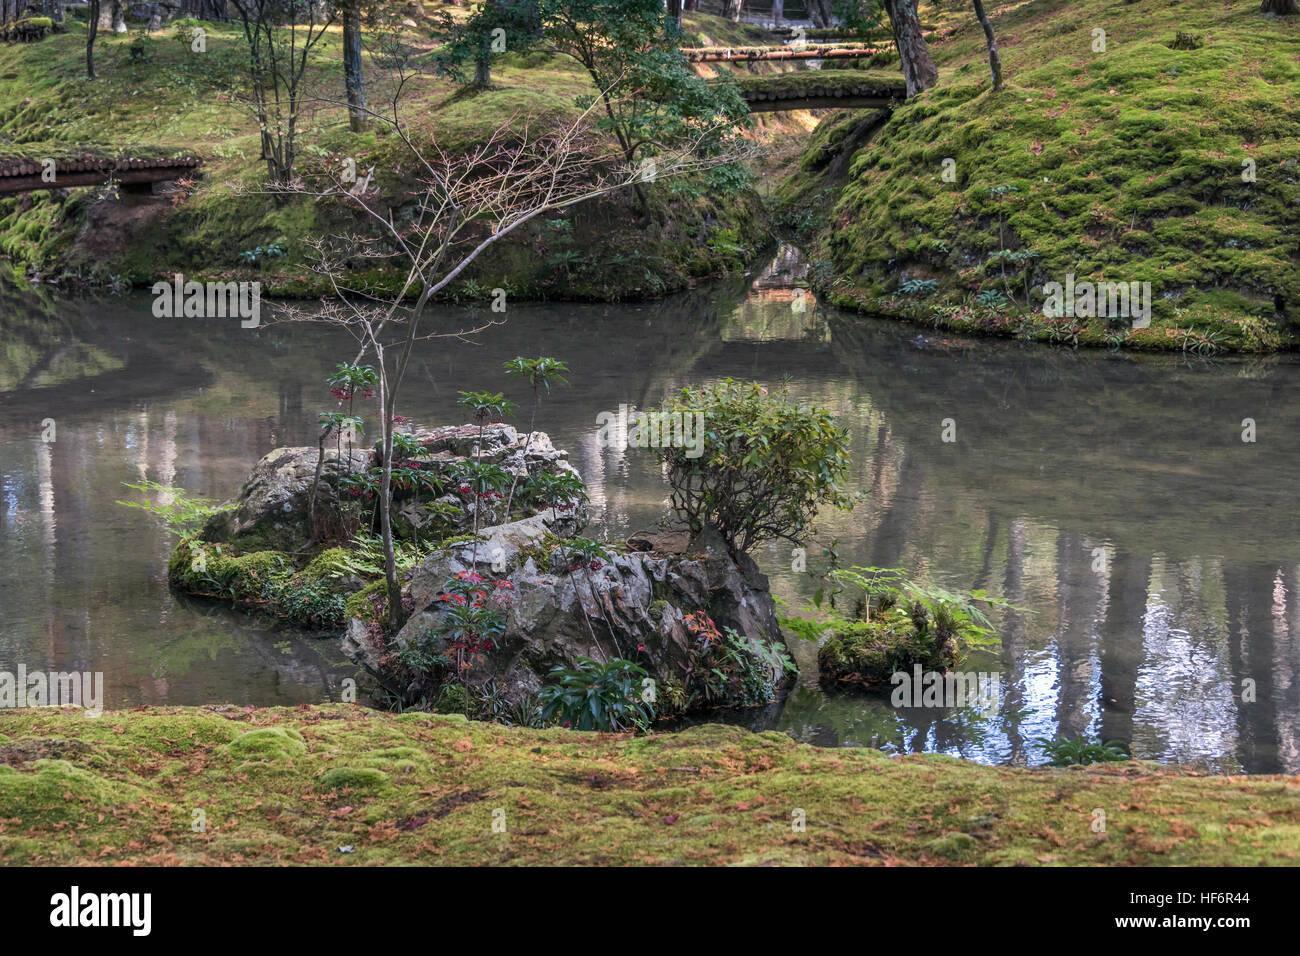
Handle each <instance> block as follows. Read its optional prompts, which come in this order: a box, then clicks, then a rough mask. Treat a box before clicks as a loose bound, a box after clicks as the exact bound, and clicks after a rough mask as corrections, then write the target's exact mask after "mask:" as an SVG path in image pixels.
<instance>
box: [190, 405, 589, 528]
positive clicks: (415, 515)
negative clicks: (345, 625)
mask: <svg viewBox="0 0 1300 956" xmlns="http://www.w3.org/2000/svg"><path fill="white" fill-rule="evenodd" d="M412 434H413V436H414V437H415V439H416V440H417V441H418V442H419V443H420V445H421V446H422V447H423V448H424V449H425V452H426V454H424V455H422V456H420V459H419V460H421V461H428V462H430V463H432V464H433V466H435V467H438V468H440V469H443V470H448V471H450V470H454V469H455V467H456V466H457V464H459V463H462V462H464V461H466V460H468V459H472V458H474V457H475V456H476V455H478V454H479V450H478V444H479V429H478V426H476V425H452V426H447V427H445V428H434V429H421V430H418V431H415V432H413V433H412ZM527 439H528V436H527V435H523V434H520V433H519V432H518V431H516V430H515V429H514V428H513V427H512V426H510V425H489V426H488V427H487V428H485V429H484V430H483V435H482V446H483V447H482V451H481V458H482V460H483V461H485V462H492V463H494V464H498V465H501V466H502V467H503V468H505V469H506V470H507V471H509V472H511V473H512V474H515V475H519V476H520V478H521V480H522V477H523V476H524V475H525V474H529V475H536V474H538V473H540V472H543V471H547V472H552V473H557V472H561V471H568V472H574V473H575V474H576V472H575V471H574V468H573V466H572V465H570V464H569V462H568V460H567V459H568V452H566V451H563V450H560V449H557V448H556V447H555V446H554V444H552V442H551V439H550V437H549V436H548V435H547V434H546V433H545V432H534V433H533V435H532V440H531V441H527ZM526 441H527V445H528V447H527V448H526V449H525V448H524V445H525V442H526ZM320 457H321V455H320V451H319V450H318V449H316V448H312V447H310V446H304V447H296V448H276V449H275V450H273V451H271V452H268V453H267V454H266V455H265V456H263V458H262V459H261V460H260V461H259V462H258V463H257V464H256V465H255V466H254V467H253V470H252V473H251V474H250V475H249V477H248V481H246V482H245V483H244V487H243V488H242V489H241V490H240V492H239V495H238V497H237V498H236V499H235V500H234V501H232V502H228V503H227V504H226V506H225V507H224V508H223V509H222V511H220V512H219V513H218V514H216V515H213V516H212V518H210V519H209V520H208V521H207V523H206V524H205V525H204V528H203V530H202V532H201V534H200V537H202V538H203V540H205V541H212V542H221V543H225V544H229V545H231V546H232V547H233V548H234V549H235V550H236V551H240V552H247V551H258V550H275V551H298V550H300V549H302V548H304V547H305V546H306V545H307V544H308V543H309V542H310V541H311V538H312V535H311V528H310V527H309V525H310V522H309V521H308V504H309V500H310V498H311V489H312V483H313V481H315V475H316V463H317V461H318V460H319V459H320ZM378 462H379V457H378V454H377V453H376V452H375V450H373V449H371V448H365V447H362V448H353V449H352V450H351V451H349V450H348V449H347V447H346V446H344V447H341V448H329V447H327V448H326V449H325V454H324V461H323V463H322V464H321V475H320V484H319V487H318V488H317V492H316V494H317V508H318V509H326V510H329V509H334V508H337V507H338V505H339V504H340V502H341V501H346V500H349V499H348V496H347V495H340V493H339V479H340V478H342V477H344V476H346V475H349V474H358V473H361V472H364V471H366V470H368V469H370V468H373V467H376V466H377V465H378ZM426 467H427V466H426ZM439 501H441V502H442V503H443V504H444V505H445V504H450V505H453V506H454V509H455V510H454V511H452V512H450V513H451V514H452V517H451V518H450V519H448V518H447V514H448V511H447V510H446V509H443V510H441V511H437V512H436V518H435V511H434V509H433V508H432V507H431V505H432V503H431V502H430V501H429V500H428V498H427V496H426V497H424V498H420V497H419V496H417V495H415V494H413V493H411V492H403V491H400V490H399V491H396V492H395V493H394V496H393V515H394V528H395V533H398V534H403V535H407V536H409V535H410V534H411V533H412V532H417V531H423V530H425V529H426V528H428V527H429V526H430V524H431V522H433V521H434V520H437V521H439V522H441V523H442V525H443V526H444V528H445V530H446V532H448V533H456V532H461V531H468V530H470V529H471V528H472V527H473V525H474V511H475V509H476V508H481V509H482V513H481V514H480V515H479V520H478V524H479V526H480V527H483V526H487V525H493V524H496V523H498V522H499V521H501V520H502V519H503V518H504V517H505V516H504V515H503V514H501V512H502V511H503V510H504V505H505V502H504V500H501V501H495V500H494V501H483V502H480V501H476V500H474V499H473V496H472V495H469V494H465V493H461V492H460V491H459V490H457V489H455V488H453V489H452V490H451V492H450V493H449V494H447V495H444V496H443V497H442V498H441V499H439ZM559 517H560V518H561V519H562V520H561V521H560V523H559V533H564V534H572V533H575V532H576V530H577V529H578V528H580V527H581V526H582V525H583V524H584V523H585V521H586V511H585V510H584V508H583V507H582V506H581V505H580V504H578V503H576V502H575V503H572V504H571V506H570V507H569V508H568V510H567V511H562V512H560V513H559Z"/></svg>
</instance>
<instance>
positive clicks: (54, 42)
mask: <svg viewBox="0 0 1300 956" xmlns="http://www.w3.org/2000/svg"><path fill="white" fill-rule="evenodd" d="M716 19H717V18H700V19H699V22H698V23H696V24H693V26H700V25H703V26H707V27H710V28H712V27H713V25H714V24H713V23H712V21H714V20H716ZM205 29H206V30H207V31H208V40H207V52H206V53H203V54H195V53H192V52H191V51H190V49H189V44H188V39H186V40H185V42H182V41H181V40H180V39H179V38H177V36H175V35H174V32H175V31H174V30H173V29H172V28H167V29H164V30H163V31H161V32H159V33H157V34H154V35H153V36H151V37H150V38H148V39H147V40H146V41H145V42H146V43H147V45H148V49H149V51H150V54H151V60H150V61H149V62H148V63H131V62H129V61H128V59H127V51H128V47H129V43H130V39H129V37H116V36H114V35H113V34H111V33H110V34H104V33H103V32H101V33H100V39H99V40H98V43H97V50H98V57H97V62H98V64H99V65H98V70H99V73H100V76H99V78H98V79H96V80H94V81H90V80H87V79H85V76H84V44H85V34H84V27H83V26H82V25H80V24H76V23H73V24H72V25H71V27H70V30H69V32H68V33H67V34H64V35H57V36H51V37H49V38H47V39H46V40H44V41H42V42H40V43H32V44H0V144H4V143H6V142H9V143H12V144H13V145H11V146H8V147H5V146H3V145H0V150H2V149H9V150H11V151H12V150H18V149H23V150H26V151H27V152H31V151H32V150H36V151H37V152H40V153H41V154H42V155H45V154H51V153H56V152H57V150H58V149H59V147H58V146H56V145H52V146H49V147H48V148H46V149H44V150H41V149H40V145H41V144H47V143H52V144H60V143H102V144H112V145H113V146H115V147H120V148H127V149H129V148H132V147H142V146H148V147H160V146H162V147H174V148H176V149H178V150H181V149H184V150H192V151H196V152H198V153H199V155H201V156H202V157H204V159H205V160H206V166H205V168H204V178H203V180H202V181H201V182H200V184H199V188H198V190H197V191H196V192H195V193H194V194H193V195H192V196H191V197H190V198H189V199H188V200H187V201H186V202H184V203H183V204H181V205H180V206H179V207H178V208H177V209H176V210H175V211H174V212H172V213H171V214H170V215H168V216H167V217H166V218H165V219H163V220H162V221H160V222H158V223H157V224H155V225H153V226H151V227H148V229H147V231H146V232H145V233H144V234H142V235H136V236H134V237H133V238H132V240H131V242H129V243H128V244H126V247H125V248H122V249H121V251H120V255H117V256H115V257H114V258H112V259H111V260H109V261H102V260H98V259H96V258H94V257H92V256H88V255H87V254H86V253H85V251H84V250H81V249H78V248H77V247H75V246H74V245H73V239H74V236H75V234H76V232H77V230H78V229H79V228H80V226H81V223H82V222H83V220H84V216H85V213H86V207H87V205H88V204H89V203H90V202H91V201H92V200H93V199H94V198H95V190H93V189H85V188H83V189H76V190H73V192H72V196H71V197H70V198H69V199H67V200H63V199H61V198H59V197H57V196H55V195H51V194H49V193H34V194H28V195H27V196H24V197H17V198H7V199H0V256H5V255H7V256H9V257H11V258H12V259H13V260H15V262H18V263H24V264H26V263H34V264H37V265H38V266H43V267H46V268H47V269H48V268H51V267H70V268H72V269H73V270H74V271H79V272H82V273H84V274H89V275H94V276H97V277H99V278H104V277H106V276H107V275H109V274H120V275H123V276H126V277H128V278H130V279H131V280H132V281H135V282H137V283H139V282H144V281H149V280H151V279H152V278H154V277H156V276H159V275H167V274H169V273H171V272H173V271H184V272H186V274H188V275H192V276H197V277H202V275H221V276H226V275H229V276H235V275H238V274H239V273H240V272H241V267H240V262H239V254H240V252H242V251H244V250H246V249H253V248H255V247H257V246H259V245H266V244H268V243H271V242H275V241H279V242H281V243H282V244H284V245H286V246H287V249H288V255H287V256H286V257H285V258H284V259H277V260H272V261H271V262H270V263H269V264H268V265H267V266H266V267H265V268H266V272H265V273H264V272H262V271H260V270H254V274H249V275H248V277H249V278H258V279H261V280H262V281H263V282H264V283H266V285H267V287H268V289H269V290H270V291H275V292H286V293H303V294H306V293H311V292H313V291H316V284H315V281H314V280H315V277H314V276H313V275H311V274H310V273H309V272H308V270H307V267H306V262H307V257H308V254H309V249H308V247H307V245H306V242H305V241H304V240H305V239H306V238H308V237H310V236H312V235H319V234H339V233H347V232H350V231H352V230H354V229H355V228H356V225H355V222H356V221H355V220H352V219H351V218H350V217H348V216H344V215H340V214H335V213H331V212H330V211H328V210H326V209H325V208H323V207H322V206H320V205H319V204H314V203H309V202H292V203H289V204H287V205H284V206H277V205H275V204H274V203H272V202H270V201H269V200H268V198H267V197H265V196H263V195H259V194H257V193H256V190H257V188H258V186H259V184H260V183H261V182H262V181H263V180H264V178H265V176H266V172H265V167H264V164H263V163H262V162H261V161H260V160H259V159H258V156H259V142H258V137H257V131H256V125H255V123H254V122H253V119H252V117H251V116H250V115H249V114H248V113H247V112H245V111H244V110H243V108H242V107H241V106H240V105H239V104H238V103H237V102H236V101H234V100H232V98H231V96H230V95H229V89H228V87H229V83H230V78H232V77H238V76H239V75H240V73H241V71H242V70H243V69H244V68H245V62H244V60H245V53H244V41H243V39H242V37H241V35H240V34H239V32H238V30H237V28H236V27H235V26H234V25H228V24H227V25H223V24H205ZM187 37H188V33H187ZM312 62H313V65H312V68H311V70H310V73H309V77H310V79H309V82H310V85H311V86H312V87H313V88H314V89H316V90H319V91H321V95H325V96H338V95H341V90H342V85H343V80H342V58H341V34H340V32H339V31H338V30H337V29H333V30H330V31H329V32H328V33H327V35H326V37H325V38H324V40H322V42H321V43H320V45H319V46H318V47H317V48H316V49H315V51H314V53H313V57H312ZM493 82H494V87H493V89H491V90H488V91H485V92H482V93H478V94H471V95H465V94H463V93H462V94H460V95H457V88H456V87H455V86H454V85H453V84H451V83H450V82H447V81H441V80H437V79H433V78H426V79H423V80H420V81H419V82H418V83H417V84H416V86H415V88H414V94H413V98H412V99H410V100H408V101H407V102H406V107H405V113H406V115H407V116H409V117H412V118H414V119H413V122H414V124H415V125H416V127H417V128H418V129H420V128H422V131H423V132H424V133H425V135H427V137H428V138H429V139H430V140H432V141H434V142H436V143H437V144H438V145H439V146H440V147H441V148H443V149H445V150H447V151H448V152H451V153H455V152H456V151H457V150H458V149H461V148H464V147H465V146H466V145H468V144H472V143H475V142H479V141H481V140H482V139H484V138H485V137H487V136H488V135H489V134H491V133H492V131H493V130H494V129H495V128H496V127H497V126H498V125H500V124H502V123H504V122H506V121H508V120H510V119H511V118H512V117H513V118H517V120H518V121H521V122H522V121H523V120H524V119H526V118H527V119H530V120H531V122H532V123H533V125H534V127H535V128H536V127H541V126H545V125H546V123H547V122H548V121H549V120H554V119H555V118H557V117H572V116H576V114H577V110H576V107H575V106H574V100H575V98H577V97H579V96H582V95H586V94H590V93H591V92H592V87H591V84H590V81H589V79H588V77H587V75H586V73H585V72H583V71H582V70H581V68H580V67H579V66H577V65H576V64H575V63H573V62H572V61H570V60H568V59H566V58H562V57H547V56H545V55H542V54H532V55H520V56H505V57H502V58H501V60H500V62H499V63H497V64H495V65H494V71H493ZM385 83H386V75H385V74H384V73H383V72H382V71H379V70H377V69H376V68H375V67H374V64H373V63H370V64H368V71H367V84H368V93H369V95H370V97H371V103H372V105H376V106H378V105H382V104H383V103H384V102H385V98H386V95H387V93H386V89H385ZM303 126H304V128H303V133H302V140H301V147H300V153H301V161H300V162H301V168H302V169H303V170H309V169H310V167H311V166H312V165H313V164H330V165H331V168H337V167H338V164H340V163H341V162H342V161H343V159H344V158H347V157H350V158H353V159H355V160H356V162H357V166H358V169H359V171H360V173H362V174H364V172H365V170H366V169H368V168H369V167H370V166H372V165H373V166H374V167H375V169H376V182H377V184H378V185H379V186H380V188H381V189H382V190H383V191H384V192H385V194H386V195H387V196H388V197H389V198H390V201H391V202H392V203H393V204H394V205H400V204H401V202H402V200H401V199H400V198H393V197H398V196H399V195H400V193H402V192H403V191H407V190H409V189H410V188H412V185H413V181H412V179H411V178H410V177H411V176H412V175H413V172H414V168H413V164H412V162H411V160H410V158H409V157H408V156H406V155H405V154H404V153H403V152H402V151H401V149H400V147H399V144H397V143H396V141H395V140H394V139H393V138H391V137H386V136H383V135H382V129H380V130H379V131H375V132H370V133H367V134H364V135H361V136H354V135H353V134H352V133H351V132H350V131H349V130H348V128H347V123H346V114H345V112H344V111H343V110H342V109H340V108H338V107H336V106H333V105H322V104H316V105H313V106H312V107H311V108H309V109H308V110H307V111H306V119H305V121H304V124H303ZM231 184H238V185H239V186H242V187H243V188H244V189H245V190H252V192H251V194H245V195H239V196H236V195H232V193H231V191H230V189H229V188H228V187H229V186H230V185H231ZM756 210H757V205H756V202H755V201H754V200H753V197H752V196H751V197H749V198H740V199H734V198H733V199H730V200H727V201H719V200H718V199H717V198H716V197H710V196H707V195H706V196H704V197H703V198H701V199H700V200H698V201H696V202H692V203H685V202H676V203H674V204H673V206H672V207H671V208H670V209H669V210H668V213H669V214H668V215H667V216H666V218H665V221H663V222H656V223H653V224H651V225H649V226H645V225H642V224H641V223H640V222H639V219H640V217H639V216H638V215H637V213H636V211H635V210H634V209H633V208H632V206H631V198H630V196H619V197H614V198H612V199H610V200H607V201H603V202H602V203H599V204H588V205H587V206H584V207H581V208H580V209H579V210H578V211H577V212H576V214H575V216H574V222H575V229H574V241H573V248H575V249H576V250H578V251H579V252H580V253H582V255H581V258H580V259H579V260H578V261H576V262H570V264H569V268H568V269H567V270H566V269H561V268H557V267H555V266H554V265H552V264H550V263H548V259H549V258H550V256H551V255H552V254H554V253H556V252H559V251H562V249H564V248H566V246H565V245H564V244H563V242H562V240H560V239H558V238H557V237H556V236H553V235H551V234H550V233H548V231H547V230H546V228H545V227H544V226H543V225H542V224H538V225H537V227H536V228H534V229H533V230H532V231H531V232H529V233H528V234H527V235H525V236H523V237H521V238H520V240H519V241H517V242H513V243H512V244H511V245H510V247H509V248H508V249H502V250H500V251H494V253H493V256H492V258H490V259H489V260H487V261H486V262H485V264H484V266H483V268H482V269H480V270H479V272H478V276H479V278H480V280H481V281H483V282H485V283H486V284H488V285H489V287H490V286H491V285H495V284H497V283H498V281H500V280H501V279H502V277H503V276H504V277H507V278H508V279H509V282H510V286H511V287H512V288H513V290H514V292H515V293H517V294H527V293H531V294H535V295H539V296H544V295H557V296H565V297H572V298H581V299H603V298H617V297H621V296H639V295H649V294H655V293H658V292H662V291H666V290H667V289H672V288H680V287H682V286H683V285H685V284H687V283H688V282H689V281H690V279H691V278H692V277H694V276H702V275H708V274H715V273H717V272H719V271H724V270H726V269H727V268H729V267H734V266H735V265H737V264H738V263H739V262H740V259H741V258H742V256H741V255H739V254H737V253H736V251H735V250H734V247H735V246H736V245H740V246H741V247H743V248H744V249H745V250H752V248H753V247H755V246H756V245H758V244H759V243H761V242H763V241H765V239H766V234H765V231H764V229H763V227H762V225H761V223H760V221H759V217H758V216H757V215H756ZM593 248H594V249H606V250H608V249H614V250H616V253H615V254H596V253H593V252H591V251H590V250H591V249H593Z"/></svg>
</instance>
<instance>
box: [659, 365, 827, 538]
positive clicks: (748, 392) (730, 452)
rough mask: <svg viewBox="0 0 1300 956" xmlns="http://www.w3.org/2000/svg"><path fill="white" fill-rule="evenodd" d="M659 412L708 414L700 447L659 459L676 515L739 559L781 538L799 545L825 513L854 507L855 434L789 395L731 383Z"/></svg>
mask: <svg viewBox="0 0 1300 956" xmlns="http://www.w3.org/2000/svg"><path fill="white" fill-rule="evenodd" d="M660 413H661V414H662V413H667V414H668V415H678V414H680V415H695V414H696V413H700V414H702V415H703V422H704V437H703V448H702V449H693V448H662V449H661V450H660V455H661V457H662V458H663V462H664V465H665V466H666V471H667V475H668V482H669V485H671V487H672V504H673V507H674V509H676V511H677V513H678V515H680V516H681V517H682V519H683V520H685V521H686V522H687V524H688V525H689V526H690V529H691V531H692V532H698V531H700V530H701V529H702V528H703V527H704V526H705V525H706V524H711V525H713V526H714V527H716V528H717V530H718V532H719V533H720V534H721V535H722V537H723V539H724V540H725V541H726V542H727V545H728V547H729V548H730V549H731V551H732V553H733V554H739V553H742V552H745V551H748V550H750V549H751V548H753V547H754V546H756V545H758V544H761V543H762V542H764V541H770V540H775V539H784V540H787V541H790V542H792V543H794V544H799V543H801V542H803V541H804V540H805V539H806V538H807V536H808V534H809V532H810V531H811V529H812V522H813V518H814V517H815V516H816V514H817V510H818V508H820V507H821V506H823V505H833V506H835V507H840V508H849V507H852V498H851V497H850V496H849V495H848V493H847V492H846V491H845V490H844V484H845V481H846V479H847V478H848V470H849V437H848V432H847V431H846V430H845V429H843V428H841V427H839V426H838V425H837V424H836V423H835V419H834V418H833V417H832V415H831V414H830V412H828V411H826V410H824V409H821V408H816V407H813V406H809V405H804V404H801V403H798V402H795V401H793V400H792V399H791V398H790V395H789V393H788V391H786V390H785V389H782V390H780V391H778V392H769V391H768V390H767V389H765V388H764V387H763V386H761V385H759V384H758V383H757V382H734V381H732V380H731V379H727V380H725V381H722V382H718V383H716V384H713V385H706V386H701V387H694V388H692V387H688V388H684V389H682V391H681V392H680V393H679V394H678V395H677V396H675V397H674V398H672V399H670V400H668V401H667V402H665V403H664V404H663V406H661V408H660ZM663 420H664V419H662V418H661V419H660V421H661V422H662V421H663ZM669 420H671V419H669ZM697 452H698V453H697ZM692 455H694V456H695V457H692Z"/></svg>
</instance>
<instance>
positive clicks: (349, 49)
mask: <svg viewBox="0 0 1300 956" xmlns="http://www.w3.org/2000/svg"><path fill="white" fill-rule="evenodd" d="M342 12H343V82H344V85H345V86H346V87H347V94H348V123H349V125H350V126H351V127H352V132H354V133H360V132H363V131H364V130H365V128H366V126H367V125H368V123H367V122H366V90H365V83H364V81H363V78H362V74H361V9H360V7H358V6H357V4H356V2H355V0H353V2H349V3H348V4H346V5H345V6H344V7H343V11H342Z"/></svg>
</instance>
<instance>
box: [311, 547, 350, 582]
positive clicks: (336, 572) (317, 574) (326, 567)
mask: <svg viewBox="0 0 1300 956" xmlns="http://www.w3.org/2000/svg"><path fill="white" fill-rule="evenodd" d="M347 557H348V551H347V549H346V548H328V549H326V550H325V551H322V552H321V553H320V554H318V555H316V557H314V558H312V559H311V561H309V562H308V563H307V566H306V567H305V568H303V569H302V577H303V579H304V580H307V581H320V580H325V579H330V578H337V577H339V576H341V575H344V574H350V573H351V571H350V570H349V568H348V565H347Z"/></svg>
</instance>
